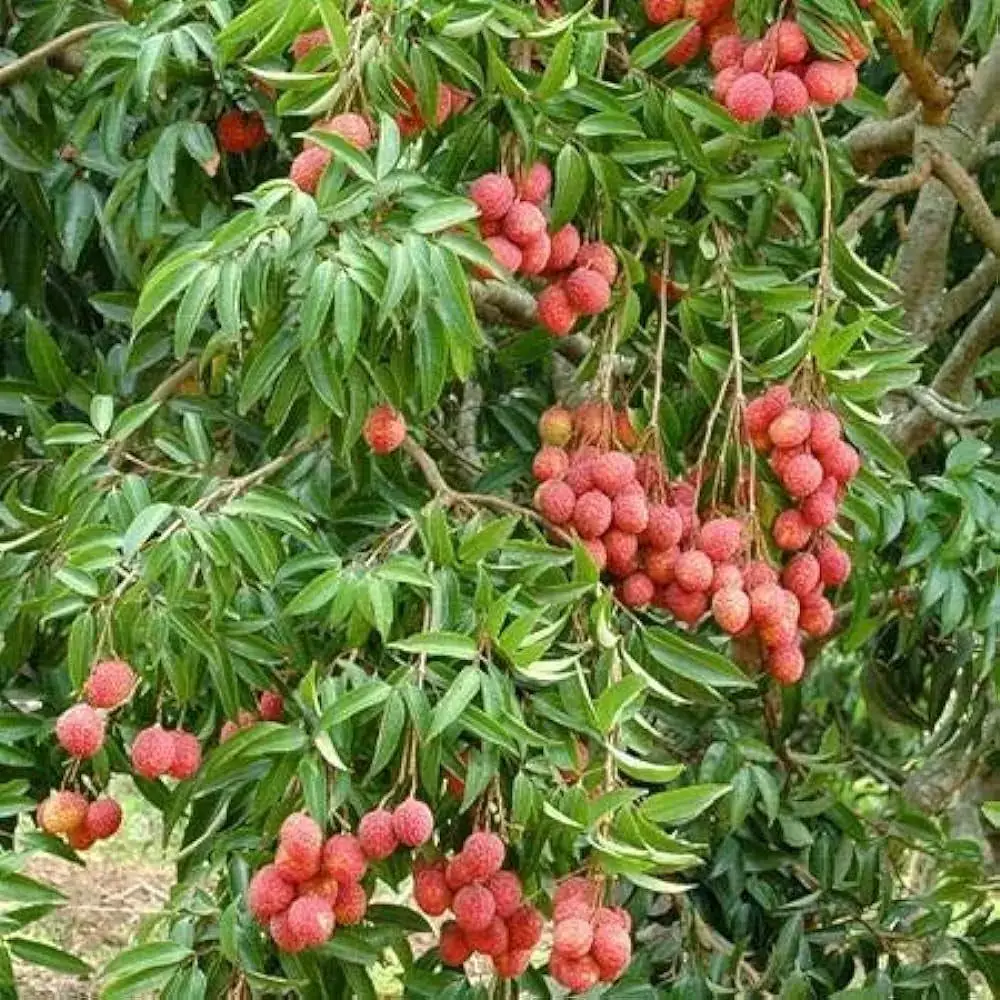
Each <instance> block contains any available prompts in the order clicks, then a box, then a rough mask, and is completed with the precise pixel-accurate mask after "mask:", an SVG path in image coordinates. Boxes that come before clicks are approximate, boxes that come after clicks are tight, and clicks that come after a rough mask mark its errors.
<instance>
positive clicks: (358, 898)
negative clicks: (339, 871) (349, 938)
mask: <svg viewBox="0 0 1000 1000" xmlns="http://www.w3.org/2000/svg"><path fill="white" fill-rule="evenodd" d="M367 912H368V895H367V893H366V892H365V890H364V886H361V885H358V883H357V882H345V883H344V884H343V885H342V886H340V888H339V889H338V890H337V902H336V905H335V906H334V907H333V915H334V917H335V919H336V921H337V924H338V925H341V926H344V927H353V926H354V925H355V924H360V923H361V921H362V920H364V919H365V914H366V913H367Z"/></svg>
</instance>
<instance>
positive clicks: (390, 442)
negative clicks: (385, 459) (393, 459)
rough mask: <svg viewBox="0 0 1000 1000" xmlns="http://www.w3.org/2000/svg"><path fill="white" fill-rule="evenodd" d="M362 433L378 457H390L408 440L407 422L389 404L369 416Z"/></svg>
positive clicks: (376, 409) (384, 404)
mask: <svg viewBox="0 0 1000 1000" xmlns="http://www.w3.org/2000/svg"><path fill="white" fill-rule="evenodd" d="M361 433H362V436H363V437H364V439H365V442H366V443H367V445H368V447H369V448H371V450H372V451H373V452H375V454H376V455H388V454H389V453H390V452H393V451H395V450H396V449H397V448H398V447H399V446H400V445H401V444H402V443H403V441H404V440H406V421H404V420H403V418H402V417H401V416H400V415H399V414H398V413H397V412H396V411H395V410H394V409H393V408H392V407H391V406H390V405H389V404H388V403H382V404H381V405H380V406H376V407H375V409H373V410H372V411H371V413H369V414H368V416H367V418H366V419H365V425H364V427H363V428H362V430H361Z"/></svg>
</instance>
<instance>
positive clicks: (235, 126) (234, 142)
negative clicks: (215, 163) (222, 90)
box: [215, 108, 267, 153]
mask: <svg viewBox="0 0 1000 1000" xmlns="http://www.w3.org/2000/svg"><path fill="white" fill-rule="evenodd" d="M215 134H216V136H217V137H218V139H219V146H220V147H221V148H222V150H223V151H224V152H226V153H249V152H250V151H251V150H254V149H256V148H257V147H258V146H262V145H263V144H264V143H265V142H267V128H266V127H265V126H264V119H263V118H262V117H261V115H260V112H259V111H244V110H243V109H242V108H230V109H229V110H228V111H226V112H225V113H224V114H223V115H222V116H221V117H220V118H219V120H218V121H217V122H216V124H215Z"/></svg>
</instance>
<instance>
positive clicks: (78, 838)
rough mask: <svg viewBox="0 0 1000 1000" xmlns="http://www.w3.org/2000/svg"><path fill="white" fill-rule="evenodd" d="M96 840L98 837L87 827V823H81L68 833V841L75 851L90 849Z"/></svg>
mask: <svg viewBox="0 0 1000 1000" xmlns="http://www.w3.org/2000/svg"><path fill="white" fill-rule="evenodd" d="M96 842H97V838H96V837H95V836H94V835H93V834H92V833H91V832H90V831H89V830H88V829H87V827H86V824H81V825H80V826H78V827H77V828H76V829H75V830H70V831H69V833H67V834H66V843H67V844H69V846H70V847H72V848H73V850H74V851H89V850H90V849H91V848H92V847H93V846H94V844H95V843H96Z"/></svg>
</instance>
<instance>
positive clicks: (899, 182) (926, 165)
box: [864, 160, 933, 195]
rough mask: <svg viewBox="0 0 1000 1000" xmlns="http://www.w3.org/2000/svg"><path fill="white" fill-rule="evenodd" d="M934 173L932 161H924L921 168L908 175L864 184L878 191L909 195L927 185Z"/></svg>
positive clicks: (879, 179) (882, 178)
mask: <svg viewBox="0 0 1000 1000" xmlns="http://www.w3.org/2000/svg"><path fill="white" fill-rule="evenodd" d="M932 172H933V167H932V165H931V161H930V160H924V162H923V163H921V164H920V166H919V167H916V168H915V169H914V170H911V171H910V172H909V173H908V174H901V175H900V176H898V177H872V178H870V179H868V180H866V181H865V182H864V183H865V184H866V185H867V186H868V187H873V188H875V190H876V191H887V192H888V193H889V194H893V195H895V194H909V193H910V192H911V191H919V190H920V189H921V188H922V187H923V186H924V185H925V184H926V183H927V181H928V179H929V178H930V176H931V173H932Z"/></svg>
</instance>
